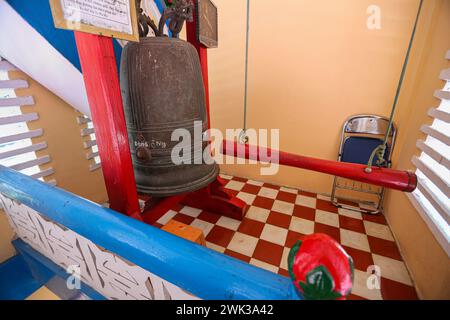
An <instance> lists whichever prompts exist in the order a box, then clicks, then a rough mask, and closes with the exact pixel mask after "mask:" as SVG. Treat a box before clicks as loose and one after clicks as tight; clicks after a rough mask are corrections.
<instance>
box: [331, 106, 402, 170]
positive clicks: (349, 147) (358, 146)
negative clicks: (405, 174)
mask: <svg viewBox="0 0 450 320" xmlns="http://www.w3.org/2000/svg"><path fill="white" fill-rule="evenodd" d="M388 126H389V119H387V118H385V117H381V116H377V115H355V116H352V117H350V118H348V119H347V120H346V121H345V123H344V126H343V129H342V137H341V145H340V148H339V161H344V162H351V163H360V164H367V162H368V161H369V158H370V155H371V153H372V151H373V150H375V148H376V147H377V146H379V145H380V144H382V143H383V140H384V135H385V134H386V132H387V129H388ZM396 135H397V128H396V126H395V124H394V125H393V127H392V129H391V132H390V134H389V139H388V147H387V149H386V153H385V160H386V161H387V164H388V166H389V165H390V161H391V155H392V151H393V148H394V143H395V138H396ZM377 160H378V158H377V157H375V159H374V163H373V164H375V163H376V162H377Z"/></svg>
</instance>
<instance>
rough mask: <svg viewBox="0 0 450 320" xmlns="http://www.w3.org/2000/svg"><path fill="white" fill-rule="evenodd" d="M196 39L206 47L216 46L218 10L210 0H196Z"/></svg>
mask: <svg viewBox="0 0 450 320" xmlns="http://www.w3.org/2000/svg"><path fill="white" fill-rule="evenodd" d="M197 17H198V19H197V24H198V25H197V28H198V41H199V42H200V43H201V44H203V45H204V46H205V47H207V48H217V46H218V42H219V34H218V29H219V28H218V12H217V7H216V5H215V4H214V3H213V2H212V1H211V0H198V5H197Z"/></svg>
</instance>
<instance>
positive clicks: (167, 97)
mask: <svg viewBox="0 0 450 320" xmlns="http://www.w3.org/2000/svg"><path fill="white" fill-rule="evenodd" d="M192 10H193V7H192V3H191V2H190V1H188V0H179V1H177V3H176V6H175V7H173V8H169V9H167V10H166V11H165V12H164V14H163V16H162V18H161V21H160V24H159V28H157V27H156V25H155V24H154V23H153V21H151V19H150V18H149V17H147V16H145V15H144V14H143V12H142V9H141V10H140V17H139V21H140V26H139V29H140V35H141V39H140V42H139V43H134V42H129V43H128V44H127V45H126V46H125V47H124V49H123V51H122V60H121V67H120V86H121V91H122V98H123V105H124V111H125V119H126V123H127V129H128V137H129V141H130V149H131V155H132V160H133V167H134V174H135V177H136V184H137V189H138V191H139V192H141V193H145V194H149V195H152V196H156V197H163V196H171V195H176V194H181V193H186V192H192V191H196V190H198V189H201V188H203V187H205V186H207V185H208V184H210V183H211V182H212V181H214V180H215V178H216V177H217V175H218V173H219V168H218V165H217V164H216V163H214V162H213V163H212V164H206V163H205V162H204V160H203V157H202V160H201V161H200V164H194V163H199V162H198V161H199V160H198V155H203V151H204V150H205V148H206V147H207V145H208V143H207V142H199V141H197V143H195V142H196V141H194V122H195V121H202V132H205V131H206V130H207V129H208V122H207V113H206V105H205V89H204V86H203V78H202V74H201V68H200V60H199V57H198V53H197V51H196V49H195V48H194V47H193V46H192V45H191V44H190V43H188V42H186V41H183V40H180V39H178V38H176V36H177V34H178V33H179V32H180V31H181V28H182V26H183V23H184V20H186V19H189V18H191V19H192ZM168 19H170V20H171V21H170V24H169V26H170V30H171V31H172V34H173V36H174V37H172V38H170V37H167V36H164V34H163V28H164V25H165V22H166V21H167V20H168ZM148 26H150V27H151V29H153V31H154V33H155V35H156V37H146V35H147V33H148V32H149V28H148ZM180 128H184V129H187V130H188V131H189V132H190V133H191V137H192V139H191V140H192V141H191V150H192V155H191V156H190V157H191V164H180V165H177V164H175V163H174V162H173V161H172V158H171V154H172V149H173V148H174V147H175V146H176V145H177V144H178V143H179V142H178V141H171V136H172V132H173V131H174V130H176V129H180ZM197 136H198V135H197ZM197 138H198V137H197ZM200 138H201V137H200ZM199 147H200V148H201V152H199V151H200V150H195V148H197V149H199ZM194 157H195V158H196V161H197V162H194Z"/></svg>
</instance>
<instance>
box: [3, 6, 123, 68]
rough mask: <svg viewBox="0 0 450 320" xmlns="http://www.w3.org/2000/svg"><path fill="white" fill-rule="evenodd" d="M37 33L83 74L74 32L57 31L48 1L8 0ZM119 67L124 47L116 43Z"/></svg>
mask: <svg viewBox="0 0 450 320" xmlns="http://www.w3.org/2000/svg"><path fill="white" fill-rule="evenodd" d="M7 2H8V3H9V5H10V6H11V7H12V8H14V10H16V12H17V13H18V14H20V15H21V16H22V18H24V19H25V20H26V21H27V22H28V23H29V24H30V25H31V26H32V27H33V28H34V29H35V30H36V31H37V32H39V33H40V34H41V35H42V36H43V37H44V38H45V39H46V40H47V41H48V42H49V43H50V44H51V45H52V46H53V47H54V48H55V49H56V50H57V51H58V52H59V53H61V54H62V55H63V56H64V57H65V58H66V59H67V60H69V61H70V63H72V65H73V66H74V67H76V68H77V69H78V70H80V72H81V65H80V60H79V58H78V51H77V47H76V43H75V36H74V34H73V32H72V31H68V30H62V29H56V28H55V26H54V24H53V17H52V13H51V10H50V3H49V1H48V0H33V1H24V0H7ZM114 52H115V54H116V62H117V67H118V68H119V65H120V57H121V55H122V47H121V46H120V44H119V43H118V42H117V41H114Z"/></svg>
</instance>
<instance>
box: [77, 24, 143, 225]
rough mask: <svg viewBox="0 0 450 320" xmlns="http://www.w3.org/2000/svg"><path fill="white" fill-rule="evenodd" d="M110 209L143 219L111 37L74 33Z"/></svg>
mask: <svg viewBox="0 0 450 320" xmlns="http://www.w3.org/2000/svg"><path fill="white" fill-rule="evenodd" d="M75 39H76V43H77V48H78V54H79V57H80V63H81V67H82V70H83V77H84V82H85V85H86V92H87V95H88V100H89V105H90V109H91V116H92V121H93V123H94V128H95V136H96V139H97V145H98V152H99V156H100V159H101V162H102V170H103V176H104V179H105V185H106V190H107V192H108V197H109V203H110V208H111V209H113V210H115V211H118V212H122V213H124V214H126V215H128V216H132V217H134V218H138V219H140V208H139V201H138V197H137V190H136V182H135V179H134V173H133V166H132V163H131V154H130V147H129V144H128V134H127V129H126V125H125V116H124V112H123V105H122V96H121V93H120V84H119V77H118V74H117V65H116V58H115V55H114V49H113V43H112V39H111V38H107V37H102V36H97V35H92V34H87V33H82V32H77V31H76V32H75Z"/></svg>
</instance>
